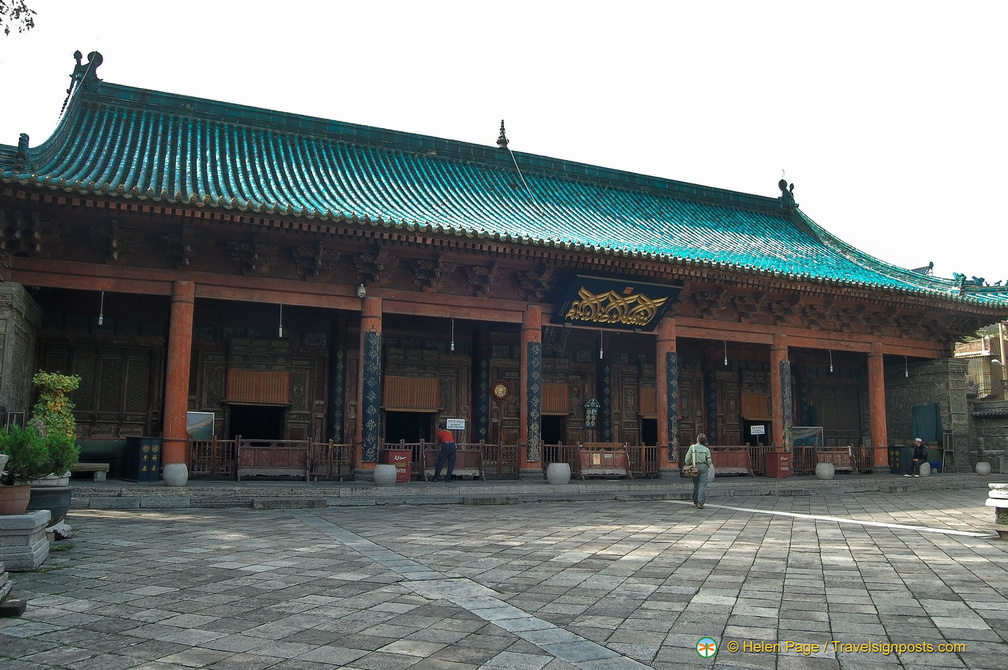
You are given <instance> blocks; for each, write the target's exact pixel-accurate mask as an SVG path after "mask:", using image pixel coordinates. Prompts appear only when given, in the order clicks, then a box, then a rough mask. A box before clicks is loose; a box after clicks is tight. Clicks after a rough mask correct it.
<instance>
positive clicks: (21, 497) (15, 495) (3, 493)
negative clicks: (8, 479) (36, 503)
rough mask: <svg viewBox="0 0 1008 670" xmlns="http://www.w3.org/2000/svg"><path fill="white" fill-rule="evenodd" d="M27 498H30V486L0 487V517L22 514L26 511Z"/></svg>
mask: <svg viewBox="0 0 1008 670" xmlns="http://www.w3.org/2000/svg"><path fill="white" fill-rule="evenodd" d="M29 498H31V486H29V485H28V484H17V485H15V486H2V485H0V515H4V514H24V513H25V510H26V509H28V499H29Z"/></svg>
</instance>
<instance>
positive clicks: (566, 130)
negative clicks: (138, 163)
mask: <svg viewBox="0 0 1008 670" xmlns="http://www.w3.org/2000/svg"><path fill="white" fill-rule="evenodd" d="M28 3H29V5H30V6H31V7H33V8H34V9H36V11H37V12H38V16H37V17H36V27H35V29H33V30H31V31H29V32H26V33H22V34H16V33H12V34H11V35H10V36H7V37H3V36H2V35H0V100H2V103H0V143H2V144H16V143H17V139H18V135H19V134H20V133H28V134H29V135H30V137H31V143H32V145H38V144H40V143H41V142H43V141H44V140H45V139H46V138H48V137H49V135H50V134H51V133H52V131H53V129H54V128H55V126H56V123H57V120H58V115H59V111H60V106H61V105H62V103H63V99H64V97H65V90H66V87H67V84H68V82H69V78H68V76H69V74H70V72H71V70H72V68H73V64H74V62H73V52H74V51H76V50H78V49H79V50H80V51H81V52H83V53H84V54H87V53H88V52H90V51H93V50H97V51H99V52H101V53H102V55H103V56H104V64H103V65H102V66H101V67H100V68H99V70H98V76H99V77H100V78H102V79H105V80H107V81H111V82H115V83H120V84H128V85H131V86H139V87H143V88H151V89H157V90H163V91H168V92H171V93H180V94H185V95H192V96H198V97H206V98H212V99H217V100H223V101H227V102H235V103H241V104H246V105H253V106H257V107H265V108H269V109H277V110H282V111H290V112H296V113H300V114H306V115H311V116H319V117H323V118H327V119H337V120H341V121H350V122H354V123H363V124H367V125H372V126H379V127H383V128H391V129H395V130H403V131H408V132H414V133H422V134H428V135H434V136H438V137H445V138H449V139H457V140H464V141H468V142H477V143H481V144H487V145H491V146H492V145H494V143H495V141H496V139H497V134H498V128H499V125H500V121H501V119H504V121H505V124H506V127H507V133H508V138H509V139H510V140H511V145H510V146H511V148H512V149H513V150H515V151H523V152H529V153H535V154H542V155H547V156H553V157H557V158H564V159H570V160H576V161H582V162H586V163H591V164H595V165H601V166H605V167H612V168H617V169H622V170H629V171H633V172H640V173H644V174H649V175H655V176H659V177H666V178H671V179H677V180H681V181H686V182H693V183H697V184H703V185H707V186H714V187H718V188H725V189H731V190H736V191H743V192H746V193H755V194H760V195H767V196H772V197H776V196H777V195H779V191H778V190H777V182H778V181H779V180H780V178H781V174H782V171H783V173H784V177H785V179H787V180H788V181H789V182H792V183H794V185H795V190H794V194H795V198H796V200H797V201H798V203H799V204H800V206H801V208H802V211H804V212H805V213H806V214H807V215H808V216H809V217H811V218H812V219H813V220H814V221H816V222H817V223H818V224H819V225H821V226H823V227H824V228H826V229H827V230H829V231H830V232H831V233H833V234H835V235H837V236H838V237H840V238H841V239H843V240H845V241H846V242H848V243H850V244H852V245H854V246H855V247H858V248H860V249H862V250H864V251H866V252H868V253H870V254H872V255H873V256H876V257H877V258H880V259H882V260H884V261H887V262H890V263H893V264H896V265H899V266H902V267H907V268H915V267H920V266H924V265H927V264H928V263H929V262H934V270H935V274H937V275H939V276H942V277H951V276H952V274H953V273H954V272H961V273H964V274H966V275H967V276H968V277H972V276H980V277H984V278H985V279H986V280H987V282H988V283H991V284H993V283H995V282H996V281H998V280H1008V268H1006V263H1005V250H1006V249H1008V226H1006V225H1005V223H1006V214H1005V212H1006V209H1005V201H1004V199H1003V198H1002V195H1003V194H1004V192H1005V189H1006V186H1008V164H1006V160H1008V129H1006V126H1008V113H1006V112H1008V109H1006V108H1008V103H1006V100H1008V94H1006V92H1005V90H1004V89H1005V83H1006V77H1005V74H1006V72H1005V68H1006V66H1008V35H1006V31H1008V21H1006V19H1008V2H1004V1H1000V2H997V1H993V0H983V1H970V0H961V1H960V2H948V1H944V2H937V1H931V0H916V1H911V0H888V1H887V0H873V1H863V0H846V1H845V2H830V3H826V2H814V1H805V2H801V1H794V2H793V1H791V0H778V1H775V2H763V1H759V0H749V1H744V0H735V1H727V0H724V1H718V0H705V1H697V0H690V1H682V0H665V1H660V0H653V1H637V0H622V1H620V2H600V1H598V0H578V1H566V0H562V1H561V0H538V1H535V2H527V1H525V0H509V1H506V2H500V1H494V2H482V1H479V0H469V1H468V2H465V1H445V0H426V1H425V0H415V1H412V2H408V1H403V0H399V1H391V0H389V1H386V0H357V1H353V2H349V1H345V0H332V1H330V2H319V1H316V2H311V1H304V0H285V1H282V2H276V1H272V2H262V1H259V0H246V1H244V2H232V1H218V0H201V1H199V2H195V1H192V0H173V1H172V2H163V3H160V2H159V3H153V2H142V1H140V0H131V1H126V0H114V1H112V0H110V1H102V0H92V1H90V2H83V1H75V2H67V1H64V0H28Z"/></svg>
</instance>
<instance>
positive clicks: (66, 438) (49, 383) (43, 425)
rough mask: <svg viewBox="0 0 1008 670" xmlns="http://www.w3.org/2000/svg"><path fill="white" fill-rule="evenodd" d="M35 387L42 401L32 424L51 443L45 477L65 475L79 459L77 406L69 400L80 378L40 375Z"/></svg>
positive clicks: (37, 374) (36, 377)
mask: <svg viewBox="0 0 1008 670" xmlns="http://www.w3.org/2000/svg"><path fill="white" fill-rule="evenodd" d="M32 383H33V384H35V386H37V387H38V388H39V399H38V402H36V403H35V407H33V408H32V419H31V421H30V423H31V424H37V425H38V427H39V430H38V432H39V433H40V434H41V435H43V436H44V438H45V439H46V441H47V442H48V446H49V458H48V463H49V467H50V469H49V470H48V471H47V472H46V474H48V473H50V472H51V473H53V474H55V475H62V474H63V473H64V472H66V471H67V470H69V469H70V466H72V465H73V464H74V463H76V462H77V459H78V458H80V447H78V446H77V442H76V430H77V420H76V419H74V415H73V408H74V404H73V403H72V402H71V401H70V398H69V396H68V394H69V393H70V392H71V391H74V390H76V389H77V387H79V386H80V377H79V376H78V375H64V374H60V373H58V372H45V371H40V372H37V373H35V376H34V377H32Z"/></svg>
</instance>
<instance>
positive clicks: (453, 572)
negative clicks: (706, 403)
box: [0, 487, 1008, 670]
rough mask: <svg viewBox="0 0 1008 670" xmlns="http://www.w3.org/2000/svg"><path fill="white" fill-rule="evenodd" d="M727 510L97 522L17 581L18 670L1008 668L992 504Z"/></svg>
mask: <svg viewBox="0 0 1008 670" xmlns="http://www.w3.org/2000/svg"><path fill="white" fill-rule="evenodd" d="M711 493H712V499H711V501H710V502H709V504H708V505H707V506H706V507H705V508H704V509H702V510H698V509H696V508H694V507H693V505H692V504H690V503H689V502H688V501H680V500H631V501H612V500H587V501H582V502H577V501H573V502H570V501H568V502H541V503H531V504H516V505H401V506H396V505H385V506H377V507H376V506H361V507H352V506H351V507H328V508H318V509H274V510H254V509H235V508H220V509H209V508H207V509H198V508H179V509H140V510H128V511H124V510H113V509H76V510H72V511H71V514H70V521H71V523H72V525H73V527H74V532H75V536H74V538H73V539H71V540H68V541H63V542H59V543H57V544H56V545H54V548H53V549H54V550H53V552H52V553H51V554H50V558H49V560H48V561H47V562H46V563H45V564H44V565H43V566H42V568H41V569H39V570H37V571H35V572H28V573H12V574H11V578H12V580H13V584H14V592H15V595H16V596H18V597H21V598H24V599H27V600H28V609H27V611H26V612H25V614H24V615H23V616H21V617H20V618H12V619H0V667H2V668H3V669H4V670H28V669H33V670H34V669H37V668H74V669H79V670H88V669H91V668H95V669H99V668H100V669H102V670H118V669H127V668H128V669H140V668H151V669H157V670H169V669H171V668H221V669H224V668H241V669H242V670H257V669H266V668H270V669H276V670H281V669H282V670H293V669H305V670H308V669H319V668H334V667H344V668H356V669H372V670H382V669H396V668H414V669H416V670H429V669H444V670H463V669H475V668H481V669H482V668H486V669H492V668H500V669H505V668H507V669H511V668H513V669H516V670H525V669H528V670H540V669H548V670H565V669H568V668H580V669H585V670H593V669H608V668H612V669H616V670H620V669H623V668H680V667H700V668H703V667H708V668H709V667H713V668H779V669H782V670H786V669H790V668H814V669H817V668H852V669H853V668H890V667H891V668H920V667H935V668H998V669H1002V668H1005V667H1008V645H1006V642H1008V542H1002V541H999V540H997V539H995V538H994V537H992V536H991V535H990V534H989V529H990V527H991V525H992V511H991V509H990V508H989V507H985V506H984V501H985V499H986V488H985V487H976V488H971V489H960V490H951V491H946V490H941V491H910V492H900V493H880V492H868V493H844V494H835V495H834V494H827V495H811V496H809V495H806V496H794V497H787V496H750V497H731V498H723V499H718V498H717V497H716V494H717V491H716V489H712V491H711ZM707 637H709V638H711V642H712V643H713V644H715V645H717V651H716V654H715V655H714V656H712V657H710V658H704V657H703V656H701V654H700V653H699V652H698V644H700V643H701V641H702V640H703V638H707ZM927 645H930V646H927Z"/></svg>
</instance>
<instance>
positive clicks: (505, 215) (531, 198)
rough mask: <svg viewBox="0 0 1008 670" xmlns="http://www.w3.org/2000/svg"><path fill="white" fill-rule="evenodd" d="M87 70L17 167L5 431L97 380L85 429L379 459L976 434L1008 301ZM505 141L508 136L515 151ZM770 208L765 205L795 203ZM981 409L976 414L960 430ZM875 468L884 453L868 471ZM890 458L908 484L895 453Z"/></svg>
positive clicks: (426, 141)
mask: <svg viewBox="0 0 1008 670" xmlns="http://www.w3.org/2000/svg"><path fill="white" fill-rule="evenodd" d="M82 61H83V59H82V58H81V57H80V56H79V55H78V66H77V67H76V68H75V70H74V73H73V76H72V82H73V83H72V85H71V89H70V94H69V96H68V102H67V104H66V106H65V110H64V112H63V114H62V116H61V120H60V122H59V124H58V127H57V128H56V129H55V131H54V132H53V134H52V136H51V137H49V138H48V139H47V140H45V141H44V142H41V143H33V142H31V141H30V139H29V138H28V137H27V136H24V135H22V136H21V138H20V139H19V140H18V142H17V145H0V231H2V236H0V243H2V248H0V279H2V281H3V282H4V283H3V285H2V286H3V288H4V296H5V299H4V305H3V308H4V312H3V314H2V315H0V328H2V334H3V338H0V341H2V343H3V358H2V363H3V368H2V380H0V404H3V405H4V407H5V409H6V411H7V412H8V413H15V414H16V413H17V412H20V411H26V410H27V409H28V408H30V403H31V400H32V398H31V394H32V389H31V388H30V377H31V374H32V372H34V371H35V370H37V369H47V370H54V371H55V370H59V371H62V372H66V373H74V374H79V375H80V376H81V378H82V382H81V387H80V389H79V390H78V391H77V392H75V395H74V401H75V404H76V409H75V412H76V416H77V421H78V431H79V434H80V437H81V438H82V439H84V440H87V439H95V438H98V437H103V436H114V437H122V436H127V435H156V436H160V437H161V438H162V440H163V445H164V452H163V453H164V462H165V463H166V464H169V465H171V464H181V463H185V462H186V461H187V458H188V456H187V433H186V419H187V412H207V413H212V416H213V424H214V433H215V434H216V435H218V436H220V437H221V438H232V437H234V436H236V435H244V436H256V437H261V438H268V439H287V440H302V439H311V440H321V441H327V440H332V441H333V442H336V443H353V444H354V445H356V451H355V457H354V458H355V462H354V466H355V468H356V469H357V470H358V472H359V473H362V474H363V473H366V471H367V470H368V468H369V467H370V464H373V463H375V462H376V461H377V460H378V455H379V450H380V449H381V447H382V445H383V444H386V443H394V442H398V441H400V440H405V441H407V442H410V441H415V440H431V439H432V437H433V435H434V432H435V430H436V425H437V422H438V420H440V419H444V418H454V419H458V420H461V423H460V424H459V425H464V426H465V427H464V428H463V429H462V430H461V431H460V434H459V437H460V441H462V442H479V441H485V442H487V443H495V444H508V445H515V446H516V448H517V453H518V454H519V458H518V461H519V463H518V468H517V471H518V472H517V474H519V475H520V474H524V473H531V472H538V471H539V469H540V468H541V466H542V461H543V449H542V446H543V445H544V444H556V443H565V444H573V443H576V442H603V443H607V442H616V443H628V444H634V445H640V444H647V445H655V446H657V448H658V453H659V455H660V456H659V457H660V465H661V468H662V470H669V469H671V468H672V467H673V466H674V463H675V459H676V454H677V448H678V446H679V445H687V444H689V443H690V442H691V441H692V440H693V439H694V437H695V436H696V434H697V433H699V432H706V433H708V434H709V435H710V440H711V443H712V444H720V445H736V444H737V445H744V444H752V443H755V442H760V443H763V444H767V445H774V446H777V447H780V448H789V447H790V445H791V444H792V442H793V439H794V437H793V434H792V433H793V430H794V429H795V427H796V426H817V427H820V428H821V439H822V440H823V441H824V442H825V443H826V444H832V445H867V446H869V447H871V446H876V447H878V446H885V445H888V444H890V443H891V442H892V441H893V440H892V439H891V438H893V437H896V438H901V439H908V438H911V436H912V434H911V433H910V430H911V420H912V414H913V412H914V411H915V408H918V407H925V406H930V405H934V406H936V407H937V411H938V420H939V423H940V424H941V430H942V431H944V432H946V433H948V432H953V433H954V432H957V431H965V430H966V423H967V418H966V399H965V391H964V385H965V379H964V377H965V375H964V371H963V370H962V369H961V368H960V367H957V366H959V365H960V364H959V363H957V362H956V361H954V360H952V359H951V352H952V348H953V345H954V343H955V342H956V341H957V340H959V339H961V338H962V337H963V336H964V335H967V334H969V333H972V332H975V331H976V330H977V329H978V328H980V327H981V326H984V325H986V324H989V323H994V322H996V321H998V320H1001V319H1004V318H1006V317H1008V293H1005V292H1003V291H1001V290H999V289H994V288H991V287H986V286H983V285H981V283H977V282H970V281H967V280H965V279H964V278H963V277H957V278H955V279H942V278H938V277H934V276H931V275H928V274H922V273H920V272H914V271H911V270H907V269H903V268H899V267H895V266H893V265H889V264H887V263H885V262H882V261H880V260H878V259H876V258H873V257H871V256H869V255H867V254H864V253H862V252H860V251H859V250H857V249H854V248H853V247H851V246H850V245H848V244H845V243H844V242H843V241H841V240H840V239H837V238H836V237H834V236H833V235H831V234H830V233H829V232H827V231H826V230H824V229H823V228H821V227H820V226H818V225H817V224H816V223H815V222H814V221H813V220H812V219H810V218H809V217H808V216H806V215H805V214H804V213H803V212H802V210H801V209H799V207H798V204H797V203H796V202H795V199H794V196H793V187H789V186H788V185H787V184H786V183H784V182H783V181H782V182H781V183H780V184H778V188H779V195H778V194H777V191H776V190H773V189H772V188H771V190H772V192H773V193H774V194H775V195H774V196H773V197H766V196H762V195H751V194H745V193H737V192H732V191H727V190H721V189H717V188H711V187H706V186H699V185H696V184H690V183H684V182H678V181H672V180H668V179H661V178H657V177H649V176H645V175H640V174H634V173H629V172H621V171H617V170H612V169H607V168H603V167H597V166H593V165H586V164H582V163H575V162H571V161H566V160H562V159H557V158H548V157H545V156H539V155H532V154H527V153H521V152H516V151H512V150H511V149H510V148H508V146H507V145H508V142H507V138H506V135H505V128H504V124H503V123H501V125H500V129H499V131H498V129H497V127H496V123H495V124H494V125H493V126H492V130H491V133H492V135H491V137H490V138H489V139H490V140H491V141H489V142H488V143H487V145H476V144H468V143H464V142H457V141H452V140H446V139H441V138H436V137H426V136H421V135H416V134H411V133H404V132H397V131H393V130H387V129H381V128H373V127H367V126H361V125H354V124H349V123H342V122H338V121H329V120H323V119H318V118H309V117H306V116H300V115H296V114H289V113H282V112H276V111H269V110H264V109H254V108H250V107H245V106H241V105H236V104H230V103H227V102H223V101H215V100H203V99H196V98H191V97H186V96H183V95H176V94H170V93H164V92H159V91H152V90H145V89H140V88H134V87H130V86H121V85H116V84H112V83H109V82H105V81H102V80H101V79H100V78H99V77H98V74H99V73H98V69H99V68H98V66H99V65H100V62H101V56H100V55H98V54H97V53H92V54H90V55H89V56H88V58H87V61H86V62H82ZM498 134H499V138H497V141H496V142H493V141H492V140H493V135H498ZM771 186H772V185H771ZM960 395H961V402H960ZM876 457H877V456H876ZM882 458H885V456H884V455H883V456H882Z"/></svg>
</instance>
